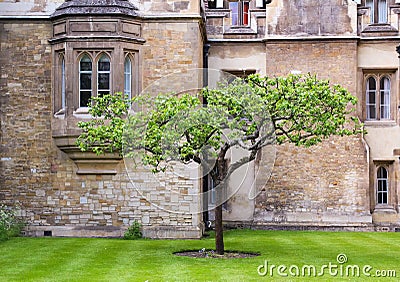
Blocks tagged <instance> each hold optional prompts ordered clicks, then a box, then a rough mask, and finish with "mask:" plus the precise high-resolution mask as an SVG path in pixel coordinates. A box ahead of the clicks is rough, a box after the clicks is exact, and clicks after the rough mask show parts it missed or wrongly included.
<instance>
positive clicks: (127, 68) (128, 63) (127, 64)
mask: <svg viewBox="0 0 400 282" xmlns="http://www.w3.org/2000/svg"><path fill="white" fill-rule="evenodd" d="M124 66H125V73H131V68H132V64H131V59H130V58H129V57H126V59H125V65H124Z"/></svg>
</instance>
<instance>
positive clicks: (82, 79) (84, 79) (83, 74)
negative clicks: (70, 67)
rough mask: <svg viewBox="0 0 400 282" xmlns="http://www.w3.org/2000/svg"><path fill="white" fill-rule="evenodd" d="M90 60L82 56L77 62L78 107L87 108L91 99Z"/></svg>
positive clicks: (86, 56) (91, 69)
mask: <svg viewBox="0 0 400 282" xmlns="http://www.w3.org/2000/svg"><path fill="white" fill-rule="evenodd" d="M92 72H93V68H92V60H91V59H90V57H89V56H88V55H86V54H85V55H83V56H82V58H81V59H80V60H79V106H80V107H87V106H88V105H89V102H90V98H91V97H92Z"/></svg>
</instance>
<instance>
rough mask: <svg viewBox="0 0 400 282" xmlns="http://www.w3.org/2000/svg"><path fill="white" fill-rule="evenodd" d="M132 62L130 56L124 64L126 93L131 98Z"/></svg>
mask: <svg viewBox="0 0 400 282" xmlns="http://www.w3.org/2000/svg"><path fill="white" fill-rule="evenodd" d="M131 81H132V63H131V59H130V58H129V57H126V59H125V66H124V93H125V94H127V95H128V97H129V99H130V98H131Z"/></svg>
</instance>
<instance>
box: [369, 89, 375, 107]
mask: <svg viewBox="0 0 400 282" xmlns="http://www.w3.org/2000/svg"><path fill="white" fill-rule="evenodd" d="M367 97H368V98H367V103H368V104H375V103H376V101H375V91H373V92H371V91H369V92H368V96H367Z"/></svg>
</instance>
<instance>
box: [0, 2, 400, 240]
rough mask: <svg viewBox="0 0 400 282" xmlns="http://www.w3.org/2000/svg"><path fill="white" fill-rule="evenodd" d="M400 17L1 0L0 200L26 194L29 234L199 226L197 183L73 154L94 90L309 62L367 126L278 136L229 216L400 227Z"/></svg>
mask: <svg viewBox="0 0 400 282" xmlns="http://www.w3.org/2000/svg"><path fill="white" fill-rule="evenodd" d="M399 14H400V1H397V0H379V1H378V0H358V1H352V0H329V1H322V0H295V1H285V0H272V1H264V0H251V1H242V0H238V1H235V0H232V1H227V0H213V1H201V0H191V1H174V0H153V1H150V0H131V1H127V0H98V1H93V0H90V1H89V0H81V1H77V0H69V1H62V0H41V1H36V0H35V1H34V0H20V1H15V0H0V51H1V53H0V63H1V64H0V70H1V72H0V75H1V78H0V89H1V90H0V103H1V109H0V122H1V123H0V128H1V136H0V138H1V142H0V146H1V147H0V157H1V160H0V202H1V203H4V204H8V205H18V206H20V208H21V211H20V212H21V215H23V216H24V217H25V218H26V220H27V221H28V223H29V225H28V227H27V229H26V233H27V234H28V235H33V236H43V235H46V236H121V234H123V232H124V231H125V230H126V228H127V227H128V226H129V225H130V224H132V222H133V221H134V220H138V221H139V222H141V223H142V225H143V232H144V235H145V236H148V237H154V238H198V237H200V236H201V235H202V232H203V230H204V222H205V220H206V219H207V213H206V214H205V215H203V214H202V213H201V212H200V211H202V208H203V204H204V203H202V201H203V200H204V199H200V198H199V197H197V196H196V195H197V194H198V192H199V191H203V190H205V189H207V186H209V185H208V184H209V183H207V181H206V179H204V180H203V179H201V178H199V179H195V180H194V179H193V178H190V177H189V176H188V175H186V174H185V168H184V167H179V168H178V169H177V170H178V171H181V172H182V173H180V174H173V173H169V174H168V173H167V174H165V175H163V176H162V177H161V179H156V178H155V177H154V176H153V175H152V174H151V173H149V172H147V171H146V170H144V169H140V168H137V169H136V170H135V171H132V172H130V173H127V171H126V169H125V165H124V161H123V160H121V158H120V157H119V155H117V154H106V155H101V156H96V155H94V154H91V153H88V152H81V151H79V150H78V149H77V148H76V146H75V139H76V137H77V136H78V135H79V130H78V128H77V125H76V124H77V122H78V121H80V120H85V119H87V118H90V116H89V114H88V108H87V107H86V105H87V102H88V100H89V98H90V97H92V96H95V95H99V94H100V95H101V94H102V93H107V92H111V93H113V92H117V91H120V92H125V93H128V94H129V95H132V96H133V95H138V94H139V93H140V92H141V91H142V90H143V89H146V88H147V87H148V86H149V85H151V84H152V83H153V82H154V81H157V80H158V79H160V78H163V77H165V76H167V75H169V74H171V73H175V72H179V71H182V70H188V69H196V68H203V67H204V68H209V69H216V70H223V71H225V72H229V73H232V74H234V75H238V76H242V75H247V74H250V73H260V74H263V75H269V76H277V75H286V74H288V73H300V72H301V73H308V72H310V73H315V74H317V75H318V77H319V78H329V79H330V81H331V82H333V83H340V84H341V85H343V86H345V87H346V88H347V89H348V90H349V91H350V92H351V93H352V94H354V95H356V96H357V97H358V99H359V103H358V106H357V115H358V117H359V118H360V119H361V120H362V121H363V122H364V124H365V127H366V130H367V131H368V134H367V135H365V136H353V137H345V138H330V139H328V140H326V141H324V142H323V143H322V144H320V145H318V146H315V147H312V148H308V149H304V148H297V147H295V146H292V145H290V144H287V145H282V146H279V147H278V148H277V151H276V159H275V163H274V168H273V170H272V173H271V177H270V178H269V180H268V182H267V183H266V184H265V185H263V188H262V191H261V193H260V194H258V196H257V197H255V198H254V199H253V198H251V199H249V198H248V194H249V193H248V192H249V191H248V190H249V189H250V188H251V186H252V185H257V181H258V182H260V183H262V181H263V180H265V178H266V176H265V175H260V174H256V173H254V171H256V169H258V168H260V167H262V166H263V160H262V159H261V160H260V159H259V160H258V161H257V162H256V163H254V164H251V168H250V171H253V172H252V173H250V174H248V175H247V176H246V179H245V181H244V182H243V183H244V185H242V186H243V187H240V189H239V192H238V193H237V194H236V195H234V196H233V197H232V198H231V199H230V200H229V201H228V203H227V204H226V206H225V211H224V213H225V214H224V218H225V220H226V223H227V224H230V225H241V226H242V225H244V226H249V227H254V228H272V229H332V230H391V231H395V230H399V227H400V217H399V209H400V203H399V194H400V179H399V171H400V165H399V157H400V142H399V141H398V140H400V128H399V122H400V117H399V110H398V109H399V107H400V105H399V90H398V85H399V76H398V74H399V71H398V69H399V59H398V53H397V52H396V48H397V46H398V45H399V43H400V34H399V19H400V18H399ZM256 175H257V176H256ZM254 178H256V179H255V180H256V181H255V182H254V181H253V180H254ZM254 183H256V184H254ZM137 187H140V189H136V188H137ZM249 187H250V188H249ZM203 202H206V203H205V204H206V205H209V206H212V201H211V200H210V199H205V200H204V201H203Z"/></svg>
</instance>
